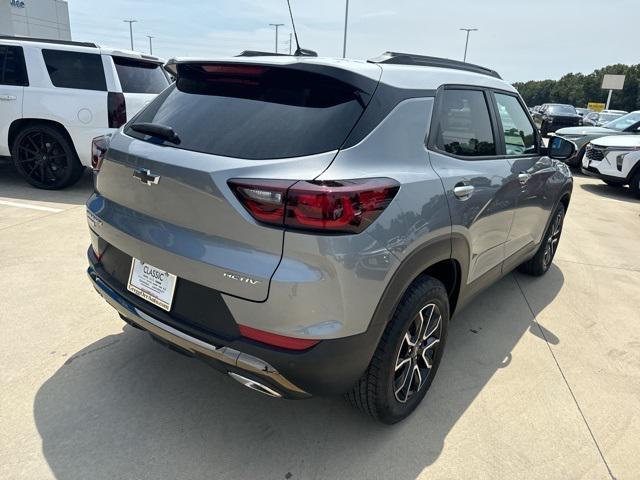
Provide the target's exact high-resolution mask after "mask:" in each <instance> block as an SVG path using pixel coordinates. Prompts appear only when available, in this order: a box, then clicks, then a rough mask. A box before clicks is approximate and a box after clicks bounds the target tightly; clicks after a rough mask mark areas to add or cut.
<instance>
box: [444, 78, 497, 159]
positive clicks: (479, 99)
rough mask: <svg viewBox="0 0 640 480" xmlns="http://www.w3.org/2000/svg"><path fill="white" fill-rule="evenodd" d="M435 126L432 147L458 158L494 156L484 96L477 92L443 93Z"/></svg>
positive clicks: (493, 143) (452, 91)
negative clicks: (433, 144) (434, 139)
mask: <svg viewBox="0 0 640 480" xmlns="http://www.w3.org/2000/svg"><path fill="white" fill-rule="evenodd" d="M440 95H441V96H442V97H441V104H440V108H439V116H438V119H437V122H436V125H435V128H436V134H435V135H436V142H435V143H436V147H437V148H438V150H441V151H443V152H447V153H451V154H453V155H458V156H462V157H483V156H491V155H496V143H495V139H494V135H493V128H492V126H491V117H490V116H489V108H488V106H487V102H486V99H485V95H484V93H483V92H482V91H480V90H457V89H446V90H444V91H443V92H442V93H441V94H440Z"/></svg>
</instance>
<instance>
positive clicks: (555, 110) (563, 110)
mask: <svg viewBox="0 0 640 480" xmlns="http://www.w3.org/2000/svg"><path fill="white" fill-rule="evenodd" d="M547 113H551V114H552V115H577V113H576V109H575V108H574V107H572V106H571V105H549V108H547Z"/></svg>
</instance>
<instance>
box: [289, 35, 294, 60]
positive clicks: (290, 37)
mask: <svg viewBox="0 0 640 480" xmlns="http://www.w3.org/2000/svg"><path fill="white" fill-rule="evenodd" d="M292 37H293V33H290V34H289V55H291V42H292Z"/></svg>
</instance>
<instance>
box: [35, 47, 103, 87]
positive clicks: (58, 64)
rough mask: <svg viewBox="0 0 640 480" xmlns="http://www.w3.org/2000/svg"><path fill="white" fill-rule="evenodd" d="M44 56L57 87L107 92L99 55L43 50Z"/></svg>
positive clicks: (50, 75)
mask: <svg viewBox="0 0 640 480" xmlns="http://www.w3.org/2000/svg"><path fill="white" fill-rule="evenodd" d="M42 56H43V58H44V63H45V64H46V65H47V71H48V72H49V77H50V78H51V83H53V85H54V86H55V87H64V88H80V89H82V90H102V91H106V90H107V84H106V81H105V79H104V68H103V67H102V57H101V56H100V55H99V54H97V53H81V52H67V51H64V50H42Z"/></svg>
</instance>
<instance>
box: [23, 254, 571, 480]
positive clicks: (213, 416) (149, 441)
mask: <svg viewBox="0 0 640 480" xmlns="http://www.w3.org/2000/svg"><path fill="white" fill-rule="evenodd" d="M516 275H517V274H516ZM516 278H517V279H518V281H519V280H520V279H521V278H522V277H521V276H520V275H517V277H515V278H514V276H513V275H509V276H507V277H505V278H504V279H502V280H501V281H500V282H498V283H497V284H496V285H494V286H493V287H491V288H490V289H489V290H487V291H486V292H484V294H482V295H480V296H479V297H478V298H477V299H476V300H474V301H473V302H472V303H471V304H469V306H468V307H467V308H465V309H464V310H463V311H461V312H459V314H457V315H456V317H455V318H454V320H453V321H452V323H451V328H450V333H449V340H448V345H447V351H446V352H445V355H444V359H443V362H442V365H441V367H440V371H439V373H438V376H437V377H436V379H435V381H434V383H433V385H432V389H431V391H430V392H429V394H428V395H427V397H426V398H425V401H424V402H423V403H422V405H421V406H420V407H419V408H418V410H417V411H416V412H415V413H414V414H413V415H412V416H411V417H409V418H408V419H407V420H406V421H405V422H403V423H401V424H398V425H395V426H392V427H388V426H382V425H378V424H376V423H375V422H373V421H372V420H370V419H368V418H367V417H365V416H364V415H362V414H361V413H360V412H358V411H356V410H354V409H352V408H351V407H349V406H348V405H347V403H346V402H345V401H343V400H342V399H340V398H316V399H311V400H303V401H285V400H277V399H272V398H268V397H263V396H261V395H260V394H258V393H255V392H252V391H249V390H247V389H245V388H243V387H241V386H240V385H239V384H236V383H235V382H234V381H233V380H231V379H230V378H228V377H226V376H224V375H220V374H218V373H217V372H215V371H214V370H213V369H211V368H210V367H208V366H206V365H205V364H204V363H201V362H198V361H196V360H193V359H190V358H186V357H183V356H180V355H178V354H176V353H174V352H172V351H170V350H168V349H165V348H163V347H162V346H160V345H158V344H157V343H155V342H153V341H152V340H151V339H150V338H149V337H148V336H147V335H146V334H145V333H144V332H139V331H137V330H135V329H132V328H130V327H126V326H125V327H124V329H123V331H122V333H119V334H116V335H111V336H109V337H106V338H103V339H101V340H99V341H98V342H96V343H94V344H92V345H89V346H87V347H86V348H84V349H83V350H81V351H79V352H77V353H76V354H75V355H71V356H70V358H69V359H68V360H67V362H66V363H65V365H64V366H62V367H61V368H60V369H59V370H58V371H57V372H56V373H55V374H54V375H53V376H52V377H51V378H49V379H48V380H47V381H46V382H45V383H44V384H43V385H42V386H41V388H40V389H39V391H38V393H37V396H36V399H35V404H34V416H35V422H36V425H37V428H38V431H39V433H40V436H41V437H42V450H43V452H44V455H45V457H46V459H47V461H48V464H49V466H50V468H51V470H52V471H53V473H54V474H55V476H56V478H58V479H60V480H68V479H86V478H91V479H113V478H136V479H143V478H145V479H147V478H148V479H162V478H170V479H175V478H189V479H197V478H207V479H213V478H215V479H220V478H232V479H238V478H256V479H257V478H274V479H277V478H282V479H288V478H293V479H296V478H298V479H300V478H374V477H375V478H380V477H383V478H396V479H414V478H416V476H418V475H419V474H420V472H422V470H423V469H424V468H425V467H427V466H429V465H430V464H432V463H433V462H434V461H435V460H436V459H437V458H438V457H439V455H440V453H441V452H442V450H443V446H444V442H445V439H446V437H447V435H448V433H449V432H450V431H451V429H452V428H453V426H454V425H455V424H456V422H457V421H458V420H459V418H460V417H461V416H462V415H463V414H464V412H465V411H466V410H467V409H468V408H469V406H470V405H471V404H472V403H473V401H474V399H475V398H476V396H477V395H478V393H479V392H480V391H481V390H482V389H483V388H484V386H485V385H486V384H487V382H488V381H489V380H490V379H491V377H492V376H493V375H494V374H495V373H496V372H497V371H498V370H499V369H501V368H505V367H507V366H508V365H509V363H510V361H511V358H512V354H513V353H512V351H513V348H514V346H515V345H516V344H517V343H518V341H519V340H520V338H521V337H522V336H523V335H525V334H528V333H527V332H529V331H531V332H535V333H536V335H540V333H539V332H540V331H539V330H538V326H537V324H535V323H534V322H533V319H532V318H531V313H530V311H529V309H528V307H527V304H526V303H525V300H524V299H523V297H522V295H521V293H520V290H519V287H518V285H517V283H516ZM527 281H529V280H528V279H527ZM531 281H542V282H545V284H546V287H545V291H546V292H547V294H546V296H545V297H543V298H541V299H540V302H539V303H538V302H537V304H538V305H539V306H540V307H539V308H544V307H545V306H546V305H547V304H548V303H549V302H551V301H552V300H553V299H554V298H555V296H556V295H557V293H558V291H559V290H560V288H561V287H562V284H563V282H564V277H563V275H562V272H561V271H560V269H559V268H558V267H556V266H553V267H552V269H551V270H550V271H549V272H548V274H547V275H546V276H545V278H544V279H537V280H531ZM535 313H538V312H535ZM114 315H115V313H114ZM544 336H545V337H547V339H548V340H549V341H550V342H555V343H557V342H558V341H559V340H558V339H557V338H556V337H555V335H553V334H552V333H551V332H549V331H548V330H546V331H545V332H544ZM540 341H542V340H540Z"/></svg>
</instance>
